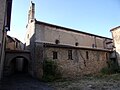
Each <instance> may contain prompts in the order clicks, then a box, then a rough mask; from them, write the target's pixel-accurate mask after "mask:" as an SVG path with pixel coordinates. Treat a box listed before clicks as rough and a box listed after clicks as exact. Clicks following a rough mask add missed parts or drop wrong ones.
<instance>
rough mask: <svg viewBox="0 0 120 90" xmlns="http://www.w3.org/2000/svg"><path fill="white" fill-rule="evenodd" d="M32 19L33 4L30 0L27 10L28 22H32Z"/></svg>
mask: <svg viewBox="0 0 120 90" xmlns="http://www.w3.org/2000/svg"><path fill="white" fill-rule="evenodd" d="M34 19H35V4H34V3H33V2H32V1H31V3H30V8H29V12H28V23H30V22H32V21H33V20H34Z"/></svg>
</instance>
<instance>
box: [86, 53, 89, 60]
mask: <svg viewBox="0 0 120 90" xmlns="http://www.w3.org/2000/svg"><path fill="white" fill-rule="evenodd" d="M86 59H89V56H88V51H86Z"/></svg>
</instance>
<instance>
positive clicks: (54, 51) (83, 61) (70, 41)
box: [25, 3, 113, 78]
mask: <svg viewBox="0 0 120 90" xmlns="http://www.w3.org/2000/svg"><path fill="white" fill-rule="evenodd" d="M26 28H27V33H26V37H25V42H26V43H25V44H26V49H27V50H30V52H31V59H32V60H31V62H30V63H31V69H30V73H31V74H32V75H33V76H36V77H38V78H41V77H42V76H43V66H42V65H43V61H44V60H45V59H46V58H47V59H50V60H54V61H56V63H57V64H58V68H59V70H60V72H61V74H62V76H63V77H75V76H81V75H85V74H94V73H98V72H99V71H100V70H101V69H102V68H103V67H105V66H107V61H108V60H109V59H110V57H109V55H110V53H111V52H112V48H113V40H112V39H111V38H107V37H103V36H99V35H94V34H90V33H87V32H82V31H78V30H74V29H70V28H66V27H62V26H58V25H54V24H49V23H46V22H41V21H38V20H36V19H35V4H34V3H31V6H30V10H29V14H28V24H27V26H26Z"/></svg>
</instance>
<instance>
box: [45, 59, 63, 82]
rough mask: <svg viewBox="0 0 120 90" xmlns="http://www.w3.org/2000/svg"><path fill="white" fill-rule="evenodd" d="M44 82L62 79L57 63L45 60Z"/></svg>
mask: <svg viewBox="0 0 120 90" xmlns="http://www.w3.org/2000/svg"><path fill="white" fill-rule="evenodd" d="M43 74H44V75H43V80H44V81H47V82H50V81H54V80H56V79H59V78H61V74H60V72H59V70H58V66H57V63H56V62H55V61H53V60H49V59H45V60H44V63H43Z"/></svg>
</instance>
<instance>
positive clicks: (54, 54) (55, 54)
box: [53, 51, 58, 59]
mask: <svg viewBox="0 0 120 90" xmlns="http://www.w3.org/2000/svg"><path fill="white" fill-rule="evenodd" d="M53 59H58V55H57V52H55V51H53Z"/></svg>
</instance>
